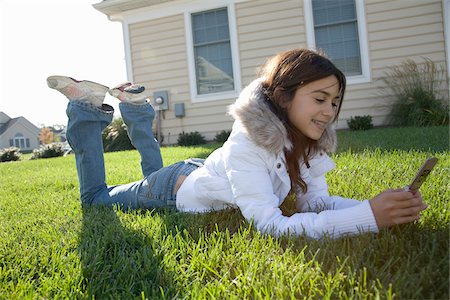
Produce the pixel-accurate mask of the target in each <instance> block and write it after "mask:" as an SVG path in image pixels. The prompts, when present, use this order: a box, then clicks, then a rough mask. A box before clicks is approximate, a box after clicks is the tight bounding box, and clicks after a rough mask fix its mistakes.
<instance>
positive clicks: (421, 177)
mask: <svg viewBox="0 0 450 300" xmlns="http://www.w3.org/2000/svg"><path fill="white" fill-rule="evenodd" d="M437 162H438V159H437V158H436V157H431V158H429V159H427V160H426V161H425V162H424V164H423V165H422V167H421V168H420V169H419V171H418V172H417V174H416V176H415V177H414V179H413V181H412V182H411V184H410V185H409V186H407V189H406V190H407V191H411V192H416V191H418V190H419V188H420V186H421V185H422V183H424V182H425V180H426V179H427V177H428V175H429V174H430V172H431V170H433V168H434V166H435V165H436V163H437Z"/></svg>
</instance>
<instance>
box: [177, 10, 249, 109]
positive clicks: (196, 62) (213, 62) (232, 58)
mask: <svg viewBox="0 0 450 300" xmlns="http://www.w3.org/2000/svg"><path fill="white" fill-rule="evenodd" d="M185 18H186V33H187V34H186V36H187V44H188V59H189V72H190V77H191V96H192V100H193V102H195V101H209V100H219V99H227V98H230V97H235V96H236V95H237V93H238V89H239V88H240V80H239V66H238V65H237V61H238V58H237V56H238V54H237V47H236V40H237V38H236V33H235V32H236V31H235V21H234V6H233V5H232V4H230V5H228V6H226V7H219V8H213V9H210V10H203V11H199V12H190V13H186V15H185Z"/></svg>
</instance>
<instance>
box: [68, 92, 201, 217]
mask: <svg viewBox="0 0 450 300" xmlns="http://www.w3.org/2000/svg"><path fill="white" fill-rule="evenodd" d="M119 108H120V112H121V114H122V118H123V120H124V122H125V124H126V125H127V130H128V136H129V138H130V140H131V142H132V144H133V145H134V146H135V147H136V149H137V150H138V152H139V154H140V155H141V168H142V173H143V176H144V179H142V180H139V181H136V182H132V183H128V184H123V185H115V186H107V185H106V183H105V163H104V158H103V143H102V131H103V129H105V127H106V126H108V125H109V123H111V121H112V118H113V113H114V109H113V108H112V107H111V106H109V105H107V104H103V106H102V108H98V107H95V106H93V105H92V104H90V103H88V102H83V101H70V102H69V104H68V105H67V111H66V112H67V116H68V117H69V121H68V125H67V140H68V142H69V144H70V146H71V147H72V149H73V151H74V152H75V160H76V166H77V172H78V181H79V184H80V195H81V201H82V203H83V204H87V205H98V204H99V205H113V204H118V205H120V206H121V207H123V208H125V209H126V208H131V209H136V208H157V207H174V206H175V201H176V195H175V194H174V187H175V183H176V181H177V179H178V177H179V176H180V175H185V176H187V175H189V174H190V173H191V172H192V171H193V170H195V169H196V168H198V167H199V166H201V165H202V162H203V160H197V161H194V160H187V161H181V162H178V163H175V164H173V165H171V166H168V167H165V168H163V163H162V158H161V152H160V149H159V145H158V143H157V142H156V140H155V138H154V136H153V131H152V125H153V119H154V117H155V111H154V110H153V108H152V106H151V105H150V104H148V103H145V104H142V105H135V104H129V103H123V102H122V103H120V104H119Z"/></svg>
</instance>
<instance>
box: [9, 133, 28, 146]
mask: <svg viewBox="0 0 450 300" xmlns="http://www.w3.org/2000/svg"><path fill="white" fill-rule="evenodd" d="M13 140H14V147H17V148H20V149H27V148H29V147H27V140H26V138H25V136H24V135H23V134H21V133H17V134H16V135H15V136H14V138H13ZM22 141H23V147H22V145H21V144H22V143H21V142H22Z"/></svg>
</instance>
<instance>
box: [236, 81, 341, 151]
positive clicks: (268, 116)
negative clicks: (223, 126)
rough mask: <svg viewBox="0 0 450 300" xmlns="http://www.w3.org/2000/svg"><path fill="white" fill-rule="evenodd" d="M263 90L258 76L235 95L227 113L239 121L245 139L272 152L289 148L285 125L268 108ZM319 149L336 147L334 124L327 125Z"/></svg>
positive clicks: (333, 149) (332, 149) (331, 149)
mask: <svg viewBox="0 0 450 300" xmlns="http://www.w3.org/2000/svg"><path fill="white" fill-rule="evenodd" d="M266 101H267V100H266V96H265V95H264V93H263V88H262V79H261V78H258V79H256V80H254V81H253V82H252V83H250V84H249V85H248V86H247V87H246V88H245V89H244V90H243V91H242V92H241V94H240V95H239V98H238V99H237V100H236V102H235V103H234V104H232V105H230V106H229V109H228V113H229V114H230V115H231V116H232V117H233V118H234V119H235V120H236V121H239V122H240V123H241V124H242V126H243V128H244V129H245V131H246V132H247V133H248V136H249V138H250V139H251V140H252V141H253V142H254V143H255V144H256V145H258V146H260V147H262V148H265V149H267V150H268V151H269V152H271V153H273V154H277V153H279V152H281V151H283V150H284V149H285V148H286V149H288V150H290V149H292V147H293V145H292V143H291V141H290V140H289V138H288V135H287V130H286V127H285V126H284V125H283V123H282V122H281V121H280V119H279V118H278V117H277V116H276V115H275V114H274V113H273V112H272V111H271V110H270V108H269V106H268V104H267V103H266ZM318 143H319V148H321V149H323V150H324V151H326V152H333V151H335V149H336V131H335V129H334V123H332V124H330V125H328V126H327V128H326V130H325V132H324V133H323V135H322V137H321V138H320V139H319V141H318Z"/></svg>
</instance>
